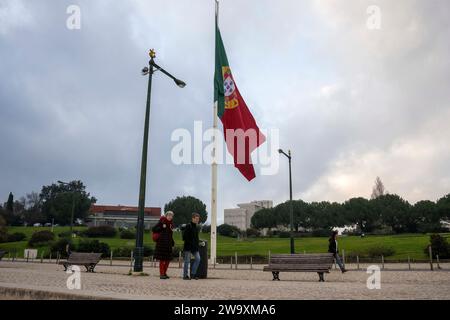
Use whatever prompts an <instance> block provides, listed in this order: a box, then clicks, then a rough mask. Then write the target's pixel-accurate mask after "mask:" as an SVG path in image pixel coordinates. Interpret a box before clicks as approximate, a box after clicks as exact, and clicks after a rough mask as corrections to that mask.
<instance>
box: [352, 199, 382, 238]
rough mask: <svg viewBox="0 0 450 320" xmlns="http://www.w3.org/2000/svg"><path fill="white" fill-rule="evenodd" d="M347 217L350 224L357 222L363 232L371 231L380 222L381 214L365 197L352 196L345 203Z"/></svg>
mask: <svg viewBox="0 0 450 320" xmlns="http://www.w3.org/2000/svg"><path fill="white" fill-rule="evenodd" d="M344 211H345V219H346V220H347V222H348V223H349V224H352V225H353V224H356V225H357V226H358V228H359V230H360V231H361V232H371V231H373V230H374V229H375V227H376V225H377V223H378V222H379V219H380V217H379V215H378V214H377V213H376V212H375V211H374V210H373V207H372V204H371V202H370V201H369V200H367V199H365V198H361V197H360V198H352V199H350V200H347V201H346V202H345V203H344Z"/></svg>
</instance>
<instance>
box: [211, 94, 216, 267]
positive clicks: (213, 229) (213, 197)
mask: <svg viewBox="0 0 450 320" xmlns="http://www.w3.org/2000/svg"><path fill="white" fill-rule="evenodd" d="M213 110H214V121H213V123H214V125H213V128H214V149H213V163H212V165H211V171H212V172H211V173H212V174H211V263H213V264H214V263H215V262H216V258H217V162H216V147H217V137H216V135H215V132H216V131H217V102H215V103H214V108H213Z"/></svg>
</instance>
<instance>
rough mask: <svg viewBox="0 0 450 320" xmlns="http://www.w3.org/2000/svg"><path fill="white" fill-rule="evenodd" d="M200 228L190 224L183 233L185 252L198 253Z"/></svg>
mask: <svg viewBox="0 0 450 320" xmlns="http://www.w3.org/2000/svg"><path fill="white" fill-rule="evenodd" d="M198 232H199V230H198V227H197V225H196V224H195V223H193V222H191V223H188V224H187V225H186V227H185V229H184V232H183V241H184V247H183V250H184V251H191V252H197V251H198V242H199V239H198Z"/></svg>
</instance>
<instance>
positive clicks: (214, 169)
mask: <svg viewBox="0 0 450 320" xmlns="http://www.w3.org/2000/svg"><path fill="white" fill-rule="evenodd" d="M216 18H217V21H218V20H219V1H217V0H216ZM217 109H218V102H217V101H216V102H214V108H213V113H214V114H213V119H214V120H213V129H214V144H213V145H214V148H213V162H212V165H211V244H210V246H211V254H210V256H211V263H213V264H214V263H216V258H217V161H216V160H217V158H216V155H217V153H216V148H217V136H216V132H217V125H218V120H217Z"/></svg>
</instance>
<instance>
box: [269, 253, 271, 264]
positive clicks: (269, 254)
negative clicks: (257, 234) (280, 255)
mask: <svg viewBox="0 0 450 320" xmlns="http://www.w3.org/2000/svg"><path fill="white" fill-rule="evenodd" d="M270 256H271V254H270V250H269V264H270Z"/></svg>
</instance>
